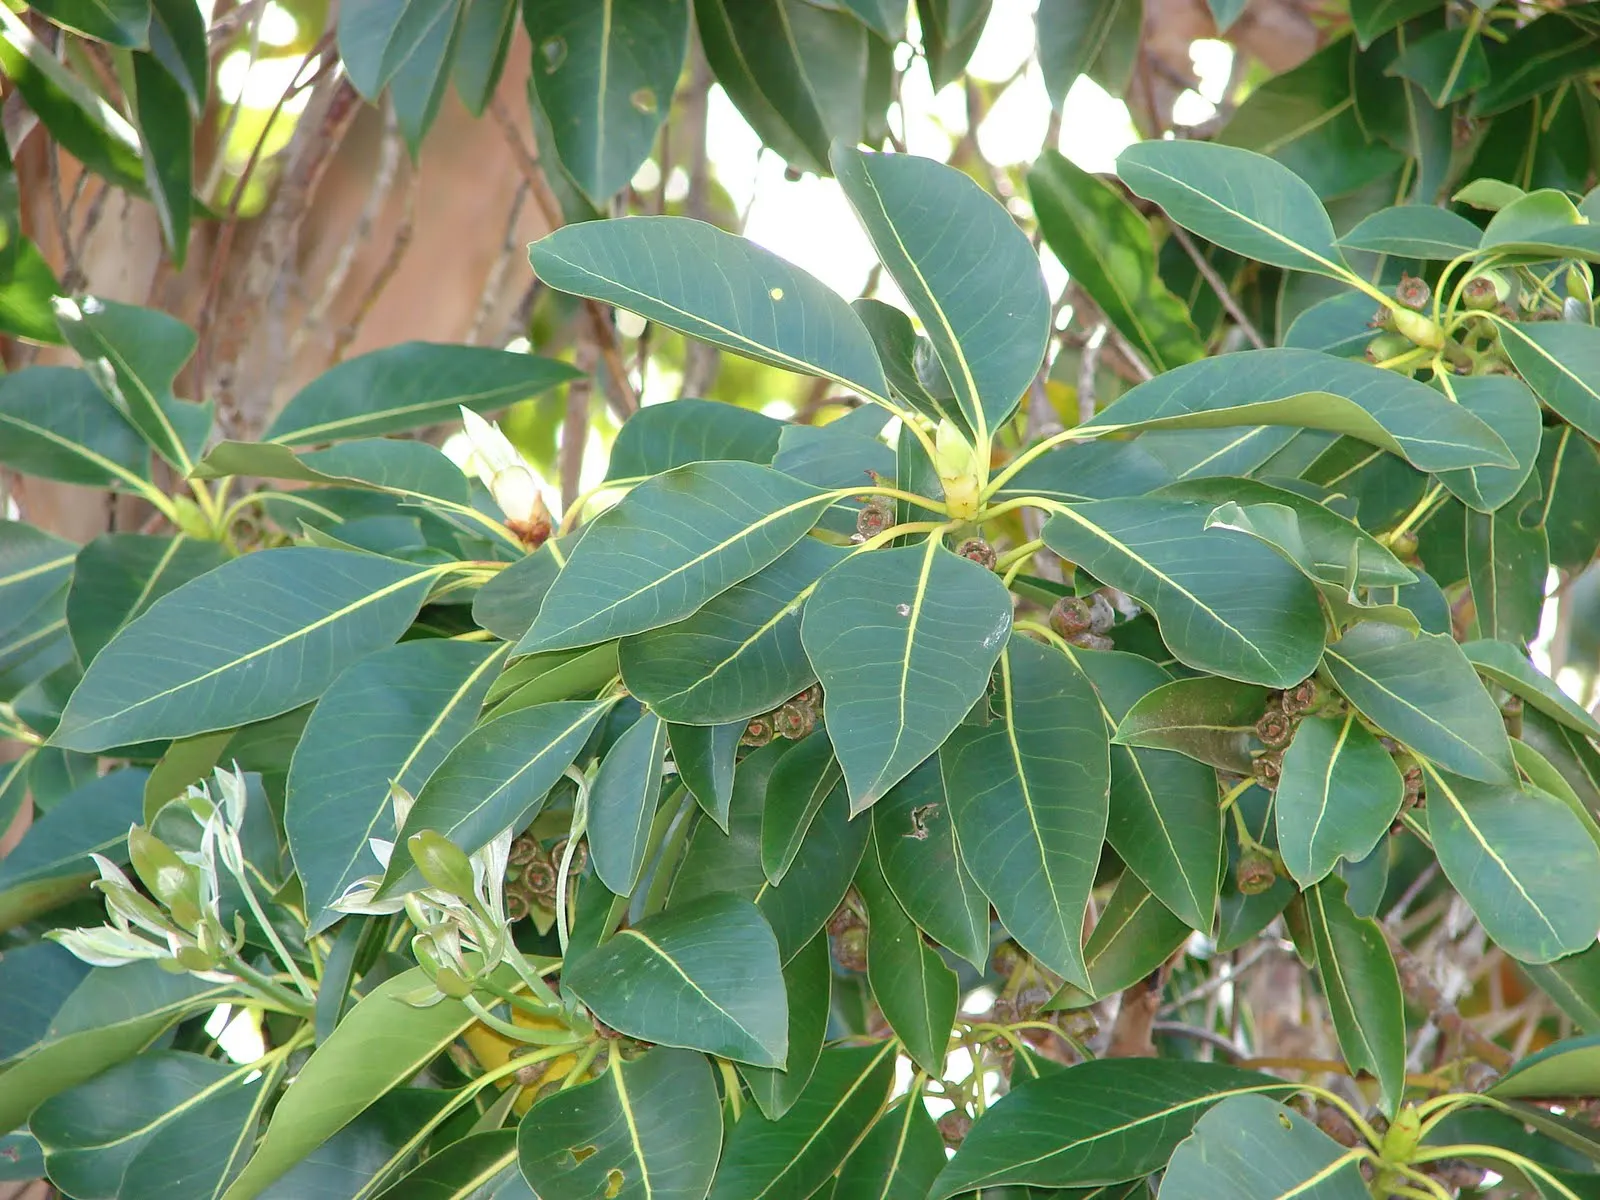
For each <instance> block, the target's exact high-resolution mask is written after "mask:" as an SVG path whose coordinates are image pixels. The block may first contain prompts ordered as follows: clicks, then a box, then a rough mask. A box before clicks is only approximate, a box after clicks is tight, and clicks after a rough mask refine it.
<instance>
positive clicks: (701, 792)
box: [667, 721, 746, 833]
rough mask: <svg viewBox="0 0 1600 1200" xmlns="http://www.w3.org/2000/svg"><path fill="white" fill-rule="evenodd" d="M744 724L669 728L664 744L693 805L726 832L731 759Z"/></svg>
mask: <svg viewBox="0 0 1600 1200" xmlns="http://www.w3.org/2000/svg"><path fill="white" fill-rule="evenodd" d="M745 724H746V723H745V722H744V721H733V722H730V723H729V724H727V725H669V726H667V743H668V745H670V746H671V748H672V762H673V765H674V766H675V767H677V769H678V778H679V779H680V780H682V781H683V786H684V787H686V788H688V789H689V794H690V795H691V796H693V797H694V799H695V803H696V804H698V805H699V806H700V807H701V809H703V810H704V811H705V814H706V816H708V817H710V818H711V819H712V820H713V821H715V822H716V823H717V825H718V826H719V827H720V828H721V829H722V831H723V832H724V833H726V832H727V831H728V805H729V804H730V803H731V802H732V800H733V778H734V759H735V757H736V756H737V754H738V753H739V739H740V738H741V737H743V736H744V731H745Z"/></svg>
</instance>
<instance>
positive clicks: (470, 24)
mask: <svg viewBox="0 0 1600 1200" xmlns="http://www.w3.org/2000/svg"><path fill="white" fill-rule="evenodd" d="M521 7H522V6H521V5H519V4H517V3H515V0H468V3H467V4H466V6H465V12H464V13H463V14H462V17H461V43H460V45H459V46H458V47H457V49H456V57H455V62H454V64H452V66H451V68H450V78H451V80H452V81H453V82H454V83H455V85H456V94H457V95H459V96H460V97H461V103H462V104H464V105H465V106H466V108H467V111H468V112H470V113H471V114H472V115H473V116H475V117H481V116H483V112H484V109H486V108H488V106H489V101H490V100H491V99H492V98H493V96H494V93H495V89H496V87H498V86H499V83H500V76H501V74H502V72H503V71H504V70H505V65H506V56H507V55H508V54H509V53H510V51H511V41H512V38H513V37H514V36H515V34H516V28H517V13H518V11H519V10H520V9H521Z"/></svg>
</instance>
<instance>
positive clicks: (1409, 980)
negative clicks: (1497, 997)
mask: <svg viewBox="0 0 1600 1200" xmlns="http://www.w3.org/2000/svg"><path fill="white" fill-rule="evenodd" d="M1379 928H1381V929H1382V930H1383V934H1384V937H1385V938H1386V939H1388V942H1389V949H1390V951H1391V952H1393V954H1394V962H1395V966H1396V967H1397V968H1399V972H1400V986H1401V989H1402V990H1403V991H1404V992H1405V994H1406V996H1407V998H1408V999H1410V1000H1411V1002H1412V1003H1413V1004H1415V1005H1417V1007H1418V1008H1420V1009H1422V1011H1424V1012H1426V1013H1428V1014H1429V1015H1430V1017H1431V1018H1432V1020H1433V1021H1434V1023H1436V1024H1437V1025H1438V1026H1439V1028H1441V1029H1443V1030H1444V1031H1445V1032H1446V1033H1449V1034H1451V1035H1452V1036H1453V1037H1455V1038H1457V1039H1458V1040H1459V1041H1460V1042H1461V1045H1462V1047H1463V1048H1465V1049H1467V1050H1469V1051H1470V1052H1471V1053H1472V1054H1474V1055H1476V1056H1477V1057H1478V1058H1479V1059H1481V1060H1482V1061H1483V1062H1485V1063H1488V1064H1489V1066H1491V1067H1494V1068H1495V1069H1496V1070H1498V1071H1504V1070H1505V1069H1506V1068H1507V1067H1509V1066H1510V1065H1511V1064H1512V1062H1514V1061H1515V1059H1513V1058H1512V1055H1511V1051H1509V1050H1507V1049H1506V1048H1505V1047H1504V1046H1501V1045H1499V1044H1497V1043H1495V1042H1492V1041H1490V1040H1489V1039H1488V1038H1486V1037H1484V1036H1483V1034H1482V1033H1480V1032H1479V1031H1478V1029H1477V1027H1476V1026H1474V1025H1473V1024H1472V1022H1471V1021H1469V1020H1467V1019H1466V1018H1465V1017H1463V1016H1462V1015H1461V1014H1460V1013H1459V1012H1457V1011H1456V1007H1455V1005H1454V1004H1452V1003H1450V1002H1449V1001H1448V1000H1446V999H1445V996H1444V993H1443V992H1441V991H1440V990H1439V986H1438V985H1437V984H1436V983H1434V981H1433V979H1432V977H1431V975H1430V974H1429V972H1428V969H1427V967H1426V966H1424V965H1423V963H1422V960H1421V959H1419V958H1418V957H1417V956H1416V955H1415V954H1413V953H1412V952H1411V949H1410V948H1409V947H1408V946H1407V945H1406V944H1405V943H1404V942H1402V941H1401V940H1400V938H1399V937H1398V936H1397V935H1396V934H1395V932H1394V931H1393V930H1392V929H1390V928H1389V927H1388V926H1387V925H1382V926H1380V927H1379Z"/></svg>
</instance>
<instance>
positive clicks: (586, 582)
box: [514, 462, 830, 724]
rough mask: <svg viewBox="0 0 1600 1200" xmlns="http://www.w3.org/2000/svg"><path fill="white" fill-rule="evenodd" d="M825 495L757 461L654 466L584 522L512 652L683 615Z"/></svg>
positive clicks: (800, 522)
mask: <svg viewBox="0 0 1600 1200" xmlns="http://www.w3.org/2000/svg"><path fill="white" fill-rule="evenodd" d="M829 501H830V497H829V495H828V494H827V493H826V492H819V491H818V490H817V489H815V488H812V487H808V486H806V485H805V484H803V483H800V482H798V481H796V480H793V479H790V478H789V477H788V476H787V475H781V474H779V473H778V472H777V471H774V470H772V469H771V468H770V467H761V466H757V465H755V464H753V463H741V462H709V463H694V464H691V465H690V466H687V467H679V468H677V469H676V470H672V471H668V472H667V473H666V474H665V475H658V476H657V477H655V478H654V479H651V480H650V481H648V482H647V483H643V484H640V485H639V486H638V487H637V488H635V489H634V490H633V491H631V492H629V493H628V495H627V496H626V497H624V498H623V499H622V500H621V501H620V502H619V503H618V504H616V505H615V506H614V507H612V508H609V509H607V510H606V511H605V512H603V513H601V514H600V516H598V517H596V518H595V519H594V521H592V522H591V523H590V524H589V525H588V527H587V528H586V529H585V531H584V535H583V540H582V541H580V542H579V543H578V545H577V547H576V549H574V550H573V552H572V557H571V558H570V559H569V560H568V561H567V565H566V566H565V567H564V568H562V571H561V574H560V575H559V576H557V577H556V581H555V583H553V584H552V585H551V587H550V591H549V593H548V594H547V595H546V596H545V601H544V606H543V607H542V608H540V610H539V616H538V617H537V618H536V619H535V620H534V623H533V626H532V628H530V629H529V630H528V632H527V634H526V635H525V636H524V637H523V639H522V640H521V641H520V642H518V643H517V646H516V649H515V651H514V653H517V654H526V653H529V652H530V651H534V650H560V649H563V648H566V647H570V646H589V645H593V644H594V643H596V642H603V641H609V640H611V639H612V638H615V637H621V636H623V635H625V634H630V633H642V632H644V631H645V630H647V629H656V628H659V627H660V626H662V625H670V624H672V623H673V622H674V621H679V620H682V619H683V618H684V617H687V616H689V615H691V614H692V613H694V612H695V611H696V610H697V609H699V608H700V607H701V606H702V605H704V604H705V603H706V602H707V601H709V600H711V599H712V598H713V597H715V596H717V595H719V594H720V593H722V592H725V591H727V590H728V588H730V587H732V586H733V585H734V584H736V583H739V582H740V581H742V580H745V579H748V578H749V577H750V576H752V575H754V574H755V573H756V572H757V571H759V570H761V568H762V567H765V566H766V565H767V564H768V563H771V562H772V561H773V560H774V559H776V558H777V557H778V556H779V555H781V554H782V553H783V552H784V551H785V550H787V549H789V547H791V546H793V545H794V544H795V543H796V542H798V541H799V540H800V539H801V538H802V537H804V536H805V534H806V532H807V531H808V530H809V529H810V528H811V526H812V525H813V524H815V523H816V520H817V518H818V517H819V516H820V515H821V513H822V510H823V509H824V508H826V507H827V505H828V503H829ZM707 723H708V724H717V723H718V722H716V721H711V722H707Z"/></svg>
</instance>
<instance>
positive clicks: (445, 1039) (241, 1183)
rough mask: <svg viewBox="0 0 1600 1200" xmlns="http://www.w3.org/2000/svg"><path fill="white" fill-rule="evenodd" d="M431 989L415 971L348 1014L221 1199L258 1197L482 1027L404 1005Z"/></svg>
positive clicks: (461, 1015) (445, 1006)
mask: <svg viewBox="0 0 1600 1200" xmlns="http://www.w3.org/2000/svg"><path fill="white" fill-rule="evenodd" d="M503 974H504V976H505V978H502V979H501V980H500V982H501V983H502V984H505V983H507V981H508V980H511V981H514V979H515V977H514V976H512V975H511V973H510V971H509V969H503ZM426 983H427V976H426V975H425V974H424V973H423V970H422V968H421V967H413V968H412V969H411V970H409V971H404V972H402V973H401V974H399V975H395V976H393V977H392V978H390V979H386V980H384V981H383V982H382V983H380V984H379V985H378V986H377V987H375V988H373V989H372V991H370V992H368V993H367V994H366V995H365V996H363V997H362V998H361V999H360V1000H359V1001H358V1002H357V1003H356V1005H355V1007H354V1008H352V1009H351V1010H350V1011H349V1012H348V1013H346V1014H345V1016H344V1019H343V1020H342V1021H340V1022H339V1024H338V1026H337V1027H336V1028H335V1029H334V1031H333V1032H332V1033H331V1034H329V1035H328V1038H327V1040H325V1041H324V1042H323V1043H322V1044H321V1045H319V1046H318V1047H317V1048H316V1050H315V1051H313V1052H312V1055H311V1057H310V1058H308V1059H307V1060H306V1061H305V1063H304V1064H303V1065H302V1066H301V1067H300V1069H299V1072H298V1074H297V1075H296V1076H295V1083H294V1086H293V1087H291V1088H290V1089H289V1090H288V1091H286V1092H284V1094H283V1097H282V1099H280V1100H279V1101H278V1105H277V1107H276V1108H274V1109H273V1111H272V1121H271V1123H270V1124H269V1125H268V1126H267V1132H266V1136H265V1137H263V1138H262V1139H261V1142H260V1144H259V1145H257V1147H256V1152H255V1154H254V1155H253V1156H251V1159H250V1161H249V1162H248V1163H247V1164H245V1168H244V1170H243V1171H242V1172H241V1173H240V1174H239V1175H238V1177H237V1178H235V1179H234V1181H233V1183H232V1184H230V1185H229V1187H228V1190H227V1191H226V1192H224V1193H223V1200H250V1198H251V1197H253V1196H259V1195H260V1194H261V1193H262V1192H263V1191H265V1190H266V1188H267V1187H268V1185H270V1184H271V1183H273V1182H274V1181H275V1180H277V1179H278V1178H280V1177H281V1176H283V1175H284V1174H286V1173H287V1172H288V1171H289V1170H290V1169H291V1168H292V1167H294V1166H295V1165H296V1164H297V1163H299V1162H301V1160H303V1159H304V1158H306V1156H307V1155H309V1154H311V1153H312V1152H313V1151H314V1150H316V1149H317V1147H319V1146H321V1145H322V1144H323V1143H324V1142H326V1141H327V1140H328V1139H329V1138H330V1137H332V1136H333V1135H334V1134H336V1133H338V1132H339V1130H341V1129H343V1128H344V1127H345V1126H346V1125H348V1124H349V1123H350V1122H351V1121H353V1120H355V1118H356V1117H358V1116H360V1115H361V1113H363V1112H364V1111H366V1109H367V1108H368V1106H370V1105H371V1104H372V1103H373V1102H374V1101H375V1100H378V1099H379V1098H381V1097H383V1096H385V1095H386V1094H388V1093H389V1092H390V1091H391V1090H393V1089H395V1088H397V1087H400V1086H401V1085H402V1084H404V1083H405V1082H406V1081H407V1080H409V1079H410V1078H411V1077H412V1076H414V1075H416V1074H417V1072H418V1071H420V1070H422V1068H424V1067H425V1066H427V1065H428V1064H429V1063H430V1062H432V1061H433V1060H434V1058H436V1057H437V1056H438V1055H439V1054H440V1053H441V1052H443V1050H444V1049H445V1047H447V1046H449V1045H450V1043H451V1042H453V1041H455V1040H456V1038H458V1037H460V1036H461V1034H462V1032H463V1031H465V1030H466V1028H467V1027H468V1026H469V1025H471V1024H472V1023H473V1022H474V1021H476V1020H477V1017H475V1016H474V1015H473V1014H472V1012H471V1010H470V1009H468V1008H467V1006H466V1005H465V1004H463V1003H462V1002H461V1001H459V1000H452V999H450V998H449V997H448V996H447V997H444V998H443V999H441V1000H439V1001H438V1002H437V1003H435V1004H431V1005H428V1006H427V1007H423V1008H418V1007H416V1006H415V1005H412V1004H409V1003H407V1001H406V997H407V996H409V995H411V994H412V993H414V992H416V990H417V989H418V988H420V987H423V986H424V985H425V984H426ZM302 1085H304V1086H302Z"/></svg>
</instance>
